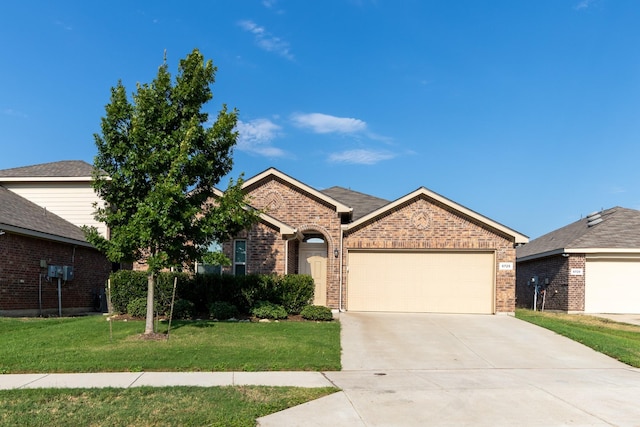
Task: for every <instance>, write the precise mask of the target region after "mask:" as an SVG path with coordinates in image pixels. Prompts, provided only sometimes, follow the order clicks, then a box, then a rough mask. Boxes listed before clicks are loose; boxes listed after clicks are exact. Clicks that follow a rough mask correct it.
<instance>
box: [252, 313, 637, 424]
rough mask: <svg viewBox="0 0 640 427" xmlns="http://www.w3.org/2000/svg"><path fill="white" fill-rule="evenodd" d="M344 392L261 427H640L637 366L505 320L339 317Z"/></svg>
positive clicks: (336, 375)
mask: <svg viewBox="0 0 640 427" xmlns="http://www.w3.org/2000/svg"><path fill="white" fill-rule="evenodd" d="M340 321H341V323H342V337H341V340H342V348H343V354H342V366H343V370H342V371H340V372H326V373H325V375H326V377H327V378H328V379H329V380H331V381H332V382H333V383H334V384H335V385H336V386H337V387H340V388H341V389H342V390H343V391H342V392H340V393H336V394H334V395H332V396H328V397H325V398H323V399H319V400H317V401H314V402H309V403H307V404H305V405H301V406H298V407H296V408H292V409H289V410H286V411H283V412H280V413H278V414H274V415H271V416H268V417H265V418H262V419H260V420H259V423H260V424H259V425H261V426H272V425H274V426H275V425H278V426H295V425H301V426H302V425H304V426H313V425H316V426H325V425H326V426H329V425H330V426H425V425H430V426H463V425H467V426H514V425H517V426H565V425H572V426H640V370H638V369H633V368H630V367H629V366H627V365H625V364H622V363H620V362H617V361H615V360H613V359H611V358H609V357H607V356H604V355H602V354H600V353H597V352H595V351H593V350H591V349H589V348H587V347H584V346H582V345H581V344H578V343H575V342H573V341H571V340H568V339H566V338H564V337H561V336H559V335H556V334H555V333H553V332H550V331H547V330H545V329H542V328H539V327H537V326H534V325H531V324H528V323H526V322H523V321H520V320H518V319H515V318H513V317H511V316H482V315H436V314H395V313H342V314H341V315H340Z"/></svg>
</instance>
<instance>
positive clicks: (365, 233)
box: [343, 196, 515, 312]
mask: <svg viewBox="0 0 640 427" xmlns="http://www.w3.org/2000/svg"><path fill="white" fill-rule="evenodd" d="M344 246H345V251H348V250H349V249H424V250H434V249H435V250H490V251H494V252H495V272H496V289H495V297H496V300H495V308H496V312H513V311H514V310H515V270H500V269H499V268H498V266H499V265H500V263H501V262H512V263H513V262H514V261H515V249H513V242H512V241H511V240H509V239H507V238H506V237H503V236H500V235H497V234H496V233H494V232H493V231H491V230H488V229H487V228H486V227H483V226H482V224H478V223H475V222H471V221H470V220H469V219H467V218H464V217H462V216H460V215H458V214H457V213H455V212H454V211H452V210H451V209H449V208H448V207H446V206H444V205H442V204H440V203H438V202H436V201H430V200H428V198H427V197H425V196H421V197H419V198H418V199H414V200H411V201H409V202H407V203H405V204H403V205H400V206H398V207H397V208H395V209H393V210H390V211H389V212H387V213H385V215H384V216H382V217H380V218H377V219H376V220H375V221H374V222H371V223H367V224H364V225H363V226H362V227H359V228H358V229H355V230H350V231H349V232H348V233H345V236H344ZM343 255H344V254H343ZM344 261H345V264H346V258H345V260H344ZM514 268H515V266H514ZM344 280H345V284H346V285H347V286H348V283H347V275H346V270H345V279H344ZM345 289H346V286H345ZM346 297H347V295H346V291H345V293H344V295H343V298H345V300H346Z"/></svg>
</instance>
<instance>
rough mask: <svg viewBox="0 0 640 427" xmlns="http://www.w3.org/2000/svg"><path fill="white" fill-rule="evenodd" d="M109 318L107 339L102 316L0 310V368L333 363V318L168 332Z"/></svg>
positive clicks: (290, 367) (205, 325) (189, 324)
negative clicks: (14, 315)
mask: <svg viewBox="0 0 640 427" xmlns="http://www.w3.org/2000/svg"><path fill="white" fill-rule="evenodd" d="M112 323H113V324H112V328H113V340H110V332H109V322H108V321H107V320H106V318H105V317H104V316H88V317H78V318H61V319H59V318H49V319H11V318H0V343H2V345H1V346H0V373H27V372H33V373H40V372H46V373H55V372H141V371H321V370H330V371H334V370H340V324H339V323H338V322H286V321H285V322H278V323H276V322H271V323H226V322H213V321H207V320H203V321H179V322H174V323H173V325H172V328H171V334H170V339H169V340H165V339H163V340H141V339H140V338H139V334H140V333H141V332H143V331H144V322H143V321H128V322H124V321H113V322H112ZM166 328H167V325H166V324H163V323H160V325H159V331H158V332H165V331H166Z"/></svg>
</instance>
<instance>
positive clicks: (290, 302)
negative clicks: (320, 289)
mask: <svg viewBox="0 0 640 427" xmlns="http://www.w3.org/2000/svg"><path fill="white" fill-rule="evenodd" d="M314 290H315V285H314V283H313V278H312V277H311V276H309V275H305V274H289V275H286V276H282V277H280V280H279V286H278V291H279V294H280V298H279V299H280V303H281V304H282V306H283V307H284V309H285V310H287V313H289V314H299V313H300V310H302V309H303V308H304V307H305V306H306V305H308V304H311V302H312V301H313V292H314Z"/></svg>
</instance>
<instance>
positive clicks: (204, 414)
mask: <svg viewBox="0 0 640 427" xmlns="http://www.w3.org/2000/svg"><path fill="white" fill-rule="evenodd" d="M335 391H337V390H336V389H333V388H329V387H325V388H295V387H257V386H251V387H211V388H201V387H166V388H148V387H140V388H130V389H66V390H58V389H33V390H9V391H1V392H0V408H1V409H0V425H6V426H16V427H20V426H25V427H26V426H29V427H30V426H58V427H64V426H70V427H71V426H73V427H75V426H101V427H108V426H225V427H227V426H229V427H230V426H255V423H256V418H259V417H262V416H265V415H269V414H272V413H274V412H278V411H281V410H283V409H286V408H289V407H292V406H295V405H299V404H302V403H305V402H308V401H310V400H314V399H318V398H320V397H322V396H326V395H328V394H331V393H333V392H335Z"/></svg>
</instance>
